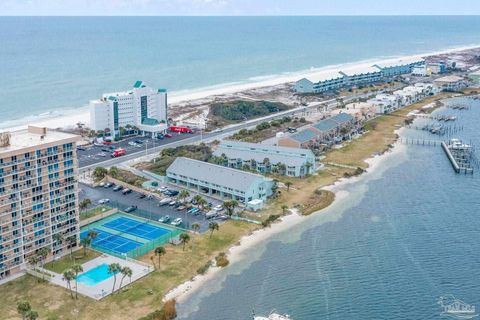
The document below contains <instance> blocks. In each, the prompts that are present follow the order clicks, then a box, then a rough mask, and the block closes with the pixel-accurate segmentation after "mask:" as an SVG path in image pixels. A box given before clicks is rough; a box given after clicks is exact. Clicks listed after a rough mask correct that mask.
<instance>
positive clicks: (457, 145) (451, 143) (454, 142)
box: [448, 139, 472, 150]
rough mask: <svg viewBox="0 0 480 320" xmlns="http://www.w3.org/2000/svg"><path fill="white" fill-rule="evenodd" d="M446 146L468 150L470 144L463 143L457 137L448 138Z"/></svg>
mask: <svg viewBox="0 0 480 320" xmlns="http://www.w3.org/2000/svg"><path fill="white" fill-rule="evenodd" d="M448 147H449V148H450V149H452V150H470V149H471V148H472V146H471V145H469V144H465V143H463V142H462V141H461V140H459V139H450V141H449V143H448Z"/></svg>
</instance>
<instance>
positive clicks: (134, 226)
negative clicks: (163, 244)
mask: <svg viewBox="0 0 480 320" xmlns="http://www.w3.org/2000/svg"><path fill="white" fill-rule="evenodd" d="M102 226H103V227H105V228H109V229H112V230H115V231H120V232H122V233H125V234H130V235H133V236H135V237H140V238H143V239H147V240H154V239H157V238H159V237H161V236H163V235H165V234H167V233H170V232H171V231H170V230H168V229H163V228H160V227H157V226H155V225H152V224H150V223H148V222H145V221H138V220H134V219H130V218H127V217H119V218H117V219H115V220H112V221H109V222H107V223H105V224H103V225H102Z"/></svg>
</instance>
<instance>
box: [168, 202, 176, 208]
mask: <svg viewBox="0 0 480 320" xmlns="http://www.w3.org/2000/svg"><path fill="white" fill-rule="evenodd" d="M176 204H177V201H175V200H174V201H172V202H170V203H169V204H168V205H169V206H172V207H173V206H174V205H176Z"/></svg>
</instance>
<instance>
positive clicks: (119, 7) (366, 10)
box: [0, 0, 480, 16]
mask: <svg viewBox="0 0 480 320" xmlns="http://www.w3.org/2000/svg"><path fill="white" fill-rule="evenodd" d="M0 15H7V16H12V15H13V16H15V15H19V16H23V15H28V16H32V15H33V16H35V15H42V16H49V15H56V16H64V15H70V16H71V15H74V16H108V15H154V16H162V15H168V16H172V15H173V16H175V15H188V16H190V15H194V16H197V15H198V16H209V15H480V0H0Z"/></svg>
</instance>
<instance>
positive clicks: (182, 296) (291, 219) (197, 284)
mask: <svg viewBox="0 0 480 320" xmlns="http://www.w3.org/2000/svg"><path fill="white" fill-rule="evenodd" d="M400 130H401V129H400ZM398 131H399V130H395V132H397V133H398ZM405 149H406V147H405V146H404V145H402V144H400V143H399V142H395V143H394V145H393V147H392V148H391V149H389V150H388V151H386V152H385V153H383V154H381V155H375V156H372V157H370V158H368V159H366V160H365V162H366V163H368V165H369V166H368V168H367V169H366V171H365V173H363V174H362V175H360V176H354V177H349V178H339V179H338V180H336V181H335V182H334V183H333V184H331V185H328V186H325V187H323V188H322V189H325V190H330V191H332V192H334V193H335V200H334V201H333V202H332V203H331V204H330V205H329V206H328V207H326V208H324V209H322V210H319V211H317V212H314V213H312V214H310V215H308V216H302V215H299V214H298V213H297V212H294V211H293V210H292V213H290V214H288V215H286V216H283V217H282V219H281V221H280V222H276V223H274V224H272V225H271V226H270V227H269V228H263V229H259V230H256V231H254V232H252V233H251V234H249V235H245V236H243V237H242V238H241V239H240V241H239V244H238V245H234V246H232V247H230V248H229V250H228V251H227V252H226V254H227V257H228V260H229V261H230V264H233V263H236V262H238V261H240V260H241V259H243V258H244V253H246V252H248V250H250V249H252V248H254V247H255V246H256V245H257V244H259V243H261V242H263V241H265V240H267V239H268V238H270V237H271V236H273V235H275V234H277V233H281V232H283V231H285V230H287V229H290V228H292V227H293V226H295V225H297V224H300V223H303V222H305V221H308V219H309V218H312V217H314V216H317V215H319V214H322V211H324V210H326V209H327V208H329V207H330V206H332V205H334V204H335V203H337V202H339V201H344V200H345V198H346V197H345V196H344V193H343V192H342V191H343V188H344V187H345V186H346V185H347V184H352V183H356V182H358V181H359V180H360V179H365V178H366V177H368V175H370V174H372V173H374V172H375V171H376V170H377V169H379V168H380V167H381V166H382V164H384V163H385V162H386V161H387V160H388V159H389V158H391V157H395V156H397V155H398V154H399V153H402V152H404V151H405ZM347 197H348V196H347ZM227 268H228V267H227ZM220 270H221V268H218V267H211V268H210V269H209V270H208V271H207V272H206V273H205V274H203V275H196V276H195V277H193V278H192V279H191V280H188V281H186V282H184V283H182V284H180V285H179V286H177V287H175V288H174V289H172V290H170V291H169V292H167V293H166V294H165V296H164V298H163V301H167V300H170V299H175V300H176V301H177V303H179V304H181V303H182V302H184V301H185V300H186V299H188V297H189V296H190V295H191V294H193V293H195V292H196V291H197V290H199V289H200V288H202V286H204V285H206V284H207V283H208V282H209V281H210V280H212V279H213V278H214V277H215V275H216V274H217V273H218V272H219V271H220Z"/></svg>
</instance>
